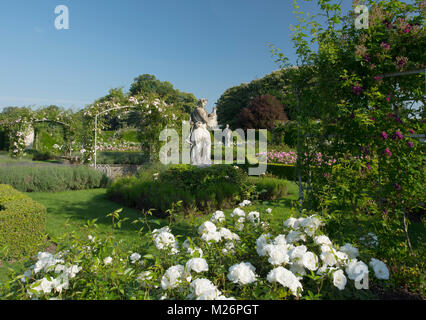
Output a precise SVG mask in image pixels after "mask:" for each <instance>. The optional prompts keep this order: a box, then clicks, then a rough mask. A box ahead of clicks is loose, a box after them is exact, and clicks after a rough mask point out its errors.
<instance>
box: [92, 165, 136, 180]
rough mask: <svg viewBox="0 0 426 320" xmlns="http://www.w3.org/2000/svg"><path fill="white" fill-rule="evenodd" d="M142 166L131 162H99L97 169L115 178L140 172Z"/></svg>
mask: <svg viewBox="0 0 426 320" xmlns="http://www.w3.org/2000/svg"><path fill="white" fill-rule="evenodd" d="M141 167H142V166H138V165H131V164H122V165H120V164H116V165H110V164H98V165H97V166H96V170H98V171H99V172H102V173H103V174H105V175H106V176H107V177H108V178H111V179H114V178H117V177H123V176H128V175H133V174H136V172H138V170H139V169H140V168H141Z"/></svg>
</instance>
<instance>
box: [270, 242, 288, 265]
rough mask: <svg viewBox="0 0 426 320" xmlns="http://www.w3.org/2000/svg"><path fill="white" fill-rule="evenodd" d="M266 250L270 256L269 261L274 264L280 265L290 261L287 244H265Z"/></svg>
mask: <svg viewBox="0 0 426 320" xmlns="http://www.w3.org/2000/svg"><path fill="white" fill-rule="evenodd" d="M265 251H266V253H267V254H268V256H269V259H268V262H269V263H270V264H272V265H274V266H279V265H281V264H283V263H288V262H289V256H288V252H287V245H273V244H267V245H265Z"/></svg>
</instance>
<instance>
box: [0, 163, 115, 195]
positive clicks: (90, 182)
mask: <svg viewBox="0 0 426 320" xmlns="http://www.w3.org/2000/svg"><path fill="white" fill-rule="evenodd" d="M0 183H2V184H9V185H11V186H12V187H14V188H15V189H17V190H19V191H22V192H58V191H66V190H82V189H92V188H100V187H105V186H106V185H107V183H108V178H106V176H104V175H103V174H102V173H100V172H98V171H96V170H94V169H92V168H89V167H85V166H60V165H49V166H7V167H0Z"/></svg>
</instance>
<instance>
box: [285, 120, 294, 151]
mask: <svg viewBox="0 0 426 320" xmlns="http://www.w3.org/2000/svg"><path fill="white" fill-rule="evenodd" d="M283 129H284V130H283V131H284V132H283V142H284V143H285V144H286V145H288V146H289V147H292V148H295V147H296V145H297V122H296V121H289V122H287V123H286V124H285V125H284V128H283Z"/></svg>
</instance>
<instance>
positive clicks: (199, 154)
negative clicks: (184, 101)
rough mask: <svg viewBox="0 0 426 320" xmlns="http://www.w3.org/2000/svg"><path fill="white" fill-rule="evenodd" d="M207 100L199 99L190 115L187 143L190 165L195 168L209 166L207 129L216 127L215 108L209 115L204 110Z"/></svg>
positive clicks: (209, 149) (209, 141)
mask: <svg viewBox="0 0 426 320" xmlns="http://www.w3.org/2000/svg"><path fill="white" fill-rule="evenodd" d="M207 101H208V100H207V99H200V100H199V102H198V106H197V107H196V108H195V109H194V111H193V112H192V113H191V122H190V123H191V130H190V132H189V136H188V139H187V141H188V142H189V143H190V144H191V163H192V164H194V165H197V166H202V165H210V164H211V163H212V162H211V139H210V132H209V129H210V130H211V129H214V128H216V127H217V116H216V108H214V109H213V112H212V113H211V114H207V111H206V109H205V107H206V105H207Z"/></svg>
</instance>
